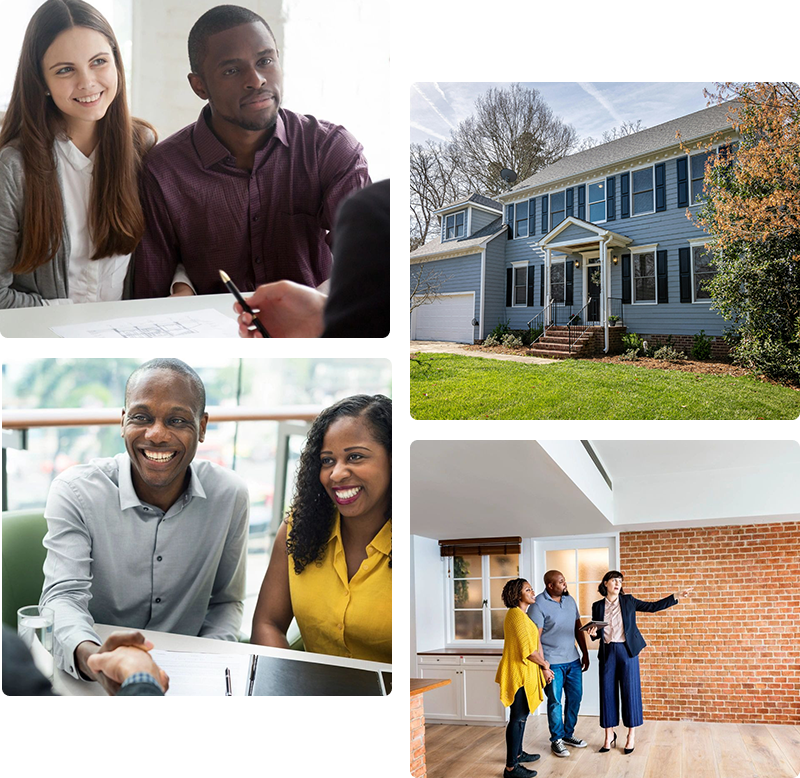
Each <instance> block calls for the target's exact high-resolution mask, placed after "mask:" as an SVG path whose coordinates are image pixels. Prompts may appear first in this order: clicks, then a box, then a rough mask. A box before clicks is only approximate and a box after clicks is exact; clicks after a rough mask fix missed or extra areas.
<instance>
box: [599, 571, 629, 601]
mask: <svg viewBox="0 0 800 778" xmlns="http://www.w3.org/2000/svg"><path fill="white" fill-rule="evenodd" d="M612 578H619V579H620V580H622V579H623V578H625V576H624V575H623V574H622V573H620V571H619V570H609V571H608V572H607V573H606V574H605V575H604V576H603V580H602V582H601V583H600V584H599V585H598V587H597V591H598V592H600V594H602V595H603V597H605V596H606V595H607V594H608V589H607V588H606V581H610V580H611V579H612ZM619 593H620V594H625V591H624V590H623V588H622V587H621V586H620V587H619Z"/></svg>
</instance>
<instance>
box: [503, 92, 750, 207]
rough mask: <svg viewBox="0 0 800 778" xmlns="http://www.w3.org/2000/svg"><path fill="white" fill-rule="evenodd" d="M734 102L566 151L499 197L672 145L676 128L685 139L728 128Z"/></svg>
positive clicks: (687, 140) (696, 137)
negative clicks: (574, 151) (596, 143)
mask: <svg viewBox="0 0 800 778" xmlns="http://www.w3.org/2000/svg"><path fill="white" fill-rule="evenodd" d="M736 104H737V103H736V101H729V102H726V103H720V104H719V105H715V106H712V107H711V108H704V109H703V110H702V111H695V113H690V114H689V115H688V116H681V117H680V118H678V119H672V120H671V121H668V122H664V124H658V125H656V126H655V127H650V128H648V129H646V130H640V131H639V132H635V133H633V134H631V135H626V136H625V137H624V138H618V139H617V140H612V141H610V142H609V143H603V144H601V145H600V146H595V147H594V148H591V149H587V150H586V151H579V152H578V153H577V154H570V155H569V156H568V157H564V158H562V159H560V160H558V162H554V163H553V164H552V165H548V166H547V167H546V168H543V169H542V170H540V171H539V172H538V173H534V175H532V176H530V177H529V178H526V179H525V180H524V181H522V182H521V183H519V184H517V185H516V186H515V187H514V188H513V189H512V190H511V192H509V193H508V194H507V195H503V198H504V199H505V198H506V197H508V196H509V195H512V194H513V193H515V192H520V191H521V190H524V189H532V188H535V187H538V186H543V185H545V184H550V183H553V182H554V181H559V180H560V179H562V178H570V177H571V176H575V175H580V174H582V173H588V172H589V171H591V170H595V169H598V168H604V167H607V166H609V165H615V164H618V163H620V162H624V161H625V160H627V159H631V158H633V157H637V156H639V155H640V154H647V153H650V152H653V151H659V150H661V149H666V148H669V147H670V146H675V145H676V144H677V143H678V140H677V138H676V133H677V132H680V134H681V140H683V141H684V142H689V141H693V140H696V139H698V138H701V137H703V136H706V135H710V134H712V133H714V132H718V131H719V130H725V129H730V128H731V124H730V122H729V121H728V120H727V116H728V111H729V110H730V109H731V108H732V107H734V106H735V105H736Z"/></svg>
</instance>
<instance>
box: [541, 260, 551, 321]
mask: <svg viewBox="0 0 800 778" xmlns="http://www.w3.org/2000/svg"><path fill="white" fill-rule="evenodd" d="M544 252H545V258H544V264H545V273H544V304H545V307H547V306H548V305H550V249H549V248H547V249H545V250H544ZM552 315H553V311H552V310H551V309H549V308H548V310H547V321H545V320H544V317H542V324H543V325H544V326H547V325H548V324H550V317H551V316H552Z"/></svg>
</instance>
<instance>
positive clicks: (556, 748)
mask: <svg viewBox="0 0 800 778" xmlns="http://www.w3.org/2000/svg"><path fill="white" fill-rule="evenodd" d="M550 750H551V751H552V752H553V753H554V754H555V755H556V756H569V751H567V749H566V748H565V747H564V741H563V740H554V741H553V742H552V743H551V744H550Z"/></svg>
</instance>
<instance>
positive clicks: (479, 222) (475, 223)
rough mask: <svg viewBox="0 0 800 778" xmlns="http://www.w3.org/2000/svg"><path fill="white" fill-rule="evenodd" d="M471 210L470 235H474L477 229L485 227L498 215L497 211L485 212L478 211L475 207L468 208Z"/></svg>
mask: <svg viewBox="0 0 800 778" xmlns="http://www.w3.org/2000/svg"><path fill="white" fill-rule="evenodd" d="M470 211H472V227H471V229H470V233H469V234H470V235H474V234H475V233H476V232H477V231H478V230H479V229H481V228H482V227H485V226H486V225H487V224H489V223H490V222H493V221H494V220H495V219H496V218H497V217H498V216H500V214H499V213H487V212H486V211H479V210H478V209H477V208H470Z"/></svg>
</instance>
